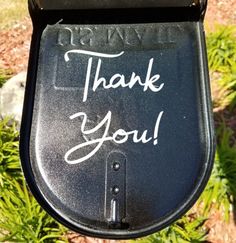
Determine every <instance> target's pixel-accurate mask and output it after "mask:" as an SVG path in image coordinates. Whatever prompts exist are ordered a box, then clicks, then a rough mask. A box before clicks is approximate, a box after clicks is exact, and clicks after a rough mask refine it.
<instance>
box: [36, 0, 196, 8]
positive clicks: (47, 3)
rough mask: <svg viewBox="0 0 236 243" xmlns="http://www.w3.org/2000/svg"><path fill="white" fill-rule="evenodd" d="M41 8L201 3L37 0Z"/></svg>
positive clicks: (176, 0) (193, 2)
mask: <svg viewBox="0 0 236 243" xmlns="http://www.w3.org/2000/svg"><path fill="white" fill-rule="evenodd" d="M35 3H36V4H37V5H38V7H39V8H41V9H45V10H58V9H63V10H66V9H73V10H74V9H103V8H152V7H191V6H196V5H198V4H200V1H199V0H158V1H157V0H145V1H144V0H135V1H130V0H125V1H120V0H100V1H97V0H87V1H78V0H35Z"/></svg>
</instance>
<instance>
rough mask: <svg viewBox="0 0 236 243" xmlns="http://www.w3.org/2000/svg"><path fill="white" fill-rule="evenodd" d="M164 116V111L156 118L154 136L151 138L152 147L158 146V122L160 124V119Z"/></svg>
mask: <svg viewBox="0 0 236 243" xmlns="http://www.w3.org/2000/svg"><path fill="white" fill-rule="evenodd" d="M163 114H164V111H162V112H160V113H159V115H158V117H157V121H156V126H155V129H154V136H153V139H154V141H153V144H154V145H157V144H158V133H159V127H160V122H161V118H162V116H163Z"/></svg>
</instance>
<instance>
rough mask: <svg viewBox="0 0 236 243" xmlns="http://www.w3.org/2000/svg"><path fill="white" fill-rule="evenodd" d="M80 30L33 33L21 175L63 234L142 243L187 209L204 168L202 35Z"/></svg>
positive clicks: (208, 126) (209, 147) (49, 27)
mask: <svg viewBox="0 0 236 243" xmlns="http://www.w3.org/2000/svg"><path fill="white" fill-rule="evenodd" d="M68 15H69V13H68ZM69 19H70V18H69ZM88 19H89V18H88ZM85 22H86V21H84V22H82V23H80V22H78V23H77V22H76V21H72V22H70V20H68V21H66V20H64V19H62V20H61V21H59V22H55V23H54V24H52V23H50V24H46V25H44V26H43V27H42V26H41V27H40V28H39V27H35V32H34V35H33V41H32V49H31V59H30V66H29V75H28V85H27V91H26V101H25V111H24V118H23V123H22V124H23V125H22V132H21V135H22V136H21V159H22V166H23V169H24V172H25V176H26V179H27V181H28V184H29V186H30V188H31V190H32V192H33V193H34V195H35V196H36V198H37V199H38V200H39V202H40V203H41V204H42V205H43V206H44V208H45V209H46V210H47V211H48V212H49V213H51V214H52V215H53V216H54V217H55V218H57V219H58V220H59V221H60V222H62V223H63V224H65V225H66V226H68V227H69V228H71V229H73V230H76V231H78V232H80V233H84V234H87V235H92V236H97V237H101V238H121V239H127V238H134V237H139V236H143V235H147V234H150V233H153V232H155V231H157V230H160V229H162V228H164V227H165V226H167V225H169V224H170V223H172V222H173V221H174V220H176V219H178V218H179V217H180V216H181V215H182V214H184V213H185V212H186V211H187V210H188V209H189V208H190V207H191V206H192V205H193V203H194V202H195V201H196V200H197V198H198V196H199V195H200V193H201V191H202V190H203V188H204V186H205V184H206V182H207V180H208V177H209V174H210V171H211V168H212V161H213V157H214V139H213V138H214V135H213V125H212V114H211V113H212V111H211V105H210V102H211V101H210V91H209V78H208V69H207V60H206V48H205V42H204V41H205V40H204V30H203V24H202V21H195V20H191V21H189V19H186V20H185V21H184V20H181V21H176V22H174V21H165V22H163V21H159V22H158V21H156V22H155V23H153V22H143V23H136V22H135V21H134V23H130V22H129V23H125V21H122V22H119V21H116V22H115V23H105V22H104V23H99V24H96V23H90V22H89V20H88V21H87V22H88V23H85Z"/></svg>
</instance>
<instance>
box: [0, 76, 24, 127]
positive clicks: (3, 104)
mask: <svg viewBox="0 0 236 243" xmlns="http://www.w3.org/2000/svg"><path fill="white" fill-rule="evenodd" d="M26 76H27V73H26V72H21V73H19V74H17V75H16V76H14V77H12V78H11V79H9V80H8V81H7V82H6V83H5V84H4V86H3V87H2V88H1V89H0V114H1V116H2V117H5V116H11V117H13V118H14V119H15V120H16V121H17V122H19V123H20V122H21V117H22V110H23V101H24V92H25V83H26Z"/></svg>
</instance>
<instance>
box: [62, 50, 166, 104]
mask: <svg viewBox="0 0 236 243" xmlns="http://www.w3.org/2000/svg"><path fill="white" fill-rule="evenodd" d="M72 53H74V54H79V55H88V56H92V57H90V58H89V59H88V65H87V73H86V79H85V82H84V83H85V86H84V94H83V102H86V101H87V98H88V91H89V86H90V83H91V82H93V84H92V91H93V92H96V90H97V89H98V88H104V89H116V88H119V87H122V88H129V89H132V88H133V87H134V86H135V85H140V86H142V87H143V91H144V92H146V91H148V90H151V91H152V92H159V91H161V90H162V88H163V87H164V83H161V84H159V85H157V81H158V80H159V79H160V74H155V75H152V68H153V63H154V58H151V59H150V60H149V64H148V67H147V72H146V78H145V80H142V79H141V77H140V76H139V75H137V74H136V73H135V72H132V74H131V76H130V78H129V79H128V80H127V79H126V77H125V75H124V74H120V73H115V74H114V75H112V76H111V78H110V79H109V80H107V79H106V78H105V77H102V76H100V70H101V65H102V60H101V58H118V57H120V56H122V55H123V54H124V52H120V53H118V54H105V53H98V52H92V51H86V50H70V51H67V52H66V53H65V56H64V58H65V61H66V62H68V61H70V58H69V54H72ZM93 57H99V59H98V62H97V67H96V72H95V76H94V79H93V81H91V79H92V78H91V76H93V75H91V70H92V64H93Z"/></svg>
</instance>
